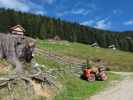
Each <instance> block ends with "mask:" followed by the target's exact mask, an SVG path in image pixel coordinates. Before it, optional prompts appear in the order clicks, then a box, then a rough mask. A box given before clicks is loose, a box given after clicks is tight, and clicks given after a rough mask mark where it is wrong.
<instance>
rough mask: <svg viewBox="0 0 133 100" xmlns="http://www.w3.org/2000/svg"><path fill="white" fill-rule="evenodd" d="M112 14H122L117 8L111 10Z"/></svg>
mask: <svg viewBox="0 0 133 100" xmlns="http://www.w3.org/2000/svg"><path fill="white" fill-rule="evenodd" d="M113 14H115V15H120V14H122V11H121V10H119V9H115V10H113Z"/></svg>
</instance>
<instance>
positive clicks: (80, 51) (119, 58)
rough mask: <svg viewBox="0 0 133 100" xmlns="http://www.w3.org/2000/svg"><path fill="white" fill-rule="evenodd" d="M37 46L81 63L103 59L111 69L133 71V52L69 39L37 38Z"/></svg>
mask: <svg viewBox="0 0 133 100" xmlns="http://www.w3.org/2000/svg"><path fill="white" fill-rule="evenodd" d="M37 47H38V48H40V49H42V50H44V51H49V52H53V53H55V54H56V55H58V56H60V57H62V58H65V57H70V58H76V59H78V61H77V60H76V61H77V62H79V63H82V62H84V61H86V59H102V60H103V61H104V62H105V63H107V65H108V68H109V69H110V70H115V71H133V63H132V59H133V54H132V53H129V52H123V51H119V50H115V51H114V50H112V49H104V48H94V47H91V46H90V45H84V44H80V43H72V42H68V41H47V40H45V41H44V40H37ZM70 58H69V59H70ZM70 60H71V59H70Z"/></svg>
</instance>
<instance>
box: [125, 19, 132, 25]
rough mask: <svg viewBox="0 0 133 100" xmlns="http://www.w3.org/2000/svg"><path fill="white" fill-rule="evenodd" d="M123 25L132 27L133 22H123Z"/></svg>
mask: <svg viewBox="0 0 133 100" xmlns="http://www.w3.org/2000/svg"><path fill="white" fill-rule="evenodd" d="M124 25H133V20H129V21H127V22H125V23H124Z"/></svg>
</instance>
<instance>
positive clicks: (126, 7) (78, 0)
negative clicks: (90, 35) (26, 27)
mask: <svg viewBox="0 0 133 100" xmlns="http://www.w3.org/2000/svg"><path fill="white" fill-rule="evenodd" d="M0 7H1V8H3V7H4V8H11V9H15V10H18V11H23V12H31V13H35V14H41V15H47V16H51V17H55V18H61V19H63V20H67V21H72V22H77V23H80V24H82V25H87V26H92V27H95V28H99V29H107V30H113V31H127V30H133V0H0Z"/></svg>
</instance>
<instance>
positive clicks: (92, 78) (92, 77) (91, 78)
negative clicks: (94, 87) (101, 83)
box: [88, 74, 96, 82]
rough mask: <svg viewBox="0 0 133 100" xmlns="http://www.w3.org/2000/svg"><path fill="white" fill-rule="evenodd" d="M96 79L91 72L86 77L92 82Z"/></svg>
mask: <svg viewBox="0 0 133 100" xmlns="http://www.w3.org/2000/svg"><path fill="white" fill-rule="evenodd" d="M95 80H96V77H95V74H91V75H90V77H88V81H90V82H93V81H95Z"/></svg>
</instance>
